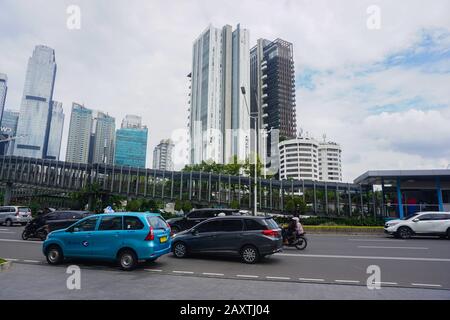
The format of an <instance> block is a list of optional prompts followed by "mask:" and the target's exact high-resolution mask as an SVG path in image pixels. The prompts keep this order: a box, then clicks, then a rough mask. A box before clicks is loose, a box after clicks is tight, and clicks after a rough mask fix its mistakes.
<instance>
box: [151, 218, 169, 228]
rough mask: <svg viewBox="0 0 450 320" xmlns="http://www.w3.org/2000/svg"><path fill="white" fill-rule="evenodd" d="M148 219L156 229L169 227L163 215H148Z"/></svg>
mask: <svg viewBox="0 0 450 320" xmlns="http://www.w3.org/2000/svg"><path fill="white" fill-rule="evenodd" d="M147 221H148V223H149V224H150V225H151V226H152V227H153V228H154V229H166V228H167V224H166V222H165V221H164V220H163V219H162V218H161V217H156V216H155V217H147Z"/></svg>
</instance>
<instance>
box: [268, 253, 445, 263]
mask: <svg viewBox="0 0 450 320" xmlns="http://www.w3.org/2000/svg"><path fill="white" fill-rule="evenodd" d="M275 255H279V256H285V257H306V258H336V259H371V260H404V261H434V262H450V259H445V258H414V257H381V256H380V257H378V256H341V255H332V254H295V253H276V254H275Z"/></svg>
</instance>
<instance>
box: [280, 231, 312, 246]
mask: <svg viewBox="0 0 450 320" xmlns="http://www.w3.org/2000/svg"><path fill="white" fill-rule="evenodd" d="M283 245H284V246H286V247H295V248H297V250H304V249H305V248H306V246H307V245H308V240H306V237H305V234H304V233H303V234H301V235H297V236H288V232H287V231H285V232H283Z"/></svg>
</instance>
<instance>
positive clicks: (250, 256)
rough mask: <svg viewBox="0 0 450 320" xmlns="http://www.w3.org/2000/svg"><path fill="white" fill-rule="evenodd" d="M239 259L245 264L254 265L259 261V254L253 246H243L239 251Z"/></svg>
mask: <svg viewBox="0 0 450 320" xmlns="http://www.w3.org/2000/svg"><path fill="white" fill-rule="evenodd" d="M241 258H242V261H243V262H245V263H256V262H257V261H258V260H259V252H258V249H256V248H255V247H254V246H245V247H243V248H242V250H241Z"/></svg>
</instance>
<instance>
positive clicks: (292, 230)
mask: <svg viewBox="0 0 450 320" xmlns="http://www.w3.org/2000/svg"><path fill="white" fill-rule="evenodd" d="M303 233H304V230H303V226H302V224H301V223H300V219H299V218H298V217H293V218H292V220H291V221H290V222H289V225H288V227H287V233H286V236H287V239H288V241H289V242H293V241H295V240H296V239H297V237H299V236H301V235H302V234H303Z"/></svg>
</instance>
